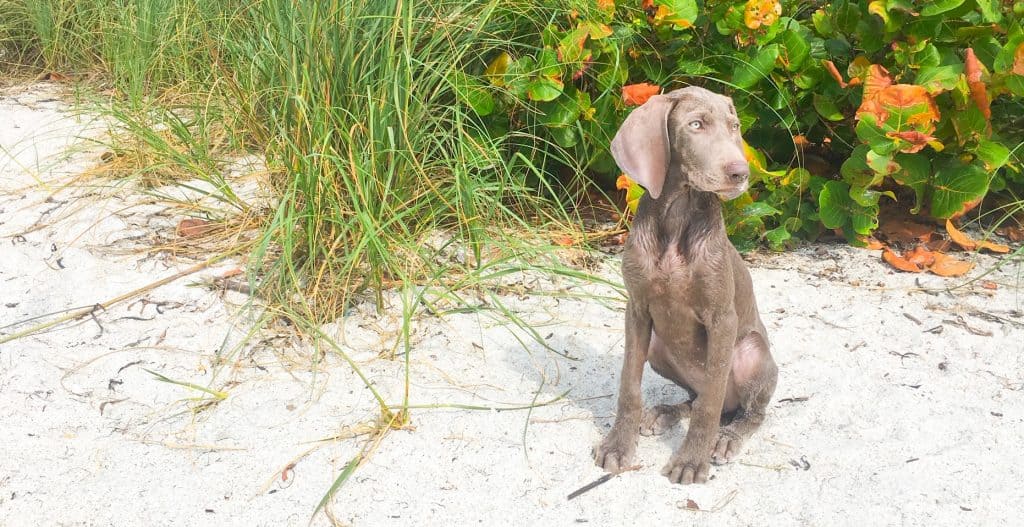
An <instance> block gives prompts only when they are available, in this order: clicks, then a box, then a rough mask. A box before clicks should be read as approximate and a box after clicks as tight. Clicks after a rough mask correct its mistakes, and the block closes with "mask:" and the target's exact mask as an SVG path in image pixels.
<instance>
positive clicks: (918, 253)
mask: <svg viewBox="0 0 1024 527" xmlns="http://www.w3.org/2000/svg"><path fill="white" fill-rule="evenodd" d="M936 254H939V253H933V252H931V251H929V250H928V249H927V248H925V247H924V246H922V245H918V246H917V247H914V248H913V250H910V251H906V252H904V253H903V257H904V258H906V260H907V261H908V262H910V263H912V264H914V265H919V266H921V267H928V266H930V265H932V264H933V263H935V255H936Z"/></svg>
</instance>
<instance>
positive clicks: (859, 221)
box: [818, 181, 878, 235]
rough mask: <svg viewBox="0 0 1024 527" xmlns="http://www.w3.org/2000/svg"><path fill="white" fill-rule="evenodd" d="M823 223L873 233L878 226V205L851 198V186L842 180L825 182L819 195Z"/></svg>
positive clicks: (832, 226) (833, 227) (835, 227)
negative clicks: (863, 204)
mask: <svg viewBox="0 0 1024 527" xmlns="http://www.w3.org/2000/svg"><path fill="white" fill-rule="evenodd" d="M818 209H819V213H820V215H821V223H822V224H823V225H825V226H826V227H828V228H830V229H838V228H842V229H843V230H844V231H845V230H846V229H847V227H852V229H853V231H854V232H855V233H857V234H865V235H866V234H871V231H872V230H874V229H875V228H877V227H878V206H877V205H875V206H869V207H865V206H862V205H860V204H858V203H857V202H855V201H853V199H851V198H850V186H849V185H847V184H846V183H843V182H842V181H829V182H828V183H825V186H824V188H822V189H821V194H819V195H818Z"/></svg>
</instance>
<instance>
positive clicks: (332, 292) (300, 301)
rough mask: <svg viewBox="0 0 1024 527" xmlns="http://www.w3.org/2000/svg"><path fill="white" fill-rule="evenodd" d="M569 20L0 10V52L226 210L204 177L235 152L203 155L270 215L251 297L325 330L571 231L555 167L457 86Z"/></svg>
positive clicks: (73, 5) (6, 0) (301, 7)
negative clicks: (491, 125) (200, 184)
mask: <svg viewBox="0 0 1024 527" xmlns="http://www.w3.org/2000/svg"><path fill="white" fill-rule="evenodd" d="M569 3H570V2H566V3H565V4H566V5H561V3H560V2H549V3H548V4H549V7H539V6H538V5H537V4H536V3H534V2H526V1H523V0H517V1H509V0H485V1H469V2H460V1H451V0H441V1H433V2H426V1H410V0H404V1H402V0H375V1H354V0H257V1H241V0H219V1H202V0H113V1H110V0H0V12H4V13H5V14H7V13H9V15H6V16H5V17H4V20H2V21H0V46H2V47H3V48H4V49H6V50H8V51H7V55H9V56H17V57H19V58H20V60H22V61H35V63H36V64H37V65H39V66H41V67H44V68H47V69H51V70H56V71H59V72H65V73H68V72H71V73H83V72H99V73H101V74H102V75H103V77H102V78H103V79H104V80H105V82H108V83H109V84H110V85H111V86H112V87H113V88H115V90H116V95H115V97H114V99H113V100H111V101H109V104H108V106H107V108H108V111H109V113H110V114H111V115H112V116H113V117H114V118H115V119H116V120H118V121H120V122H121V123H123V124H124V125H125V126H124V127H123V130H127V132H128V133H129V134H130V135H131V136H133V137H134V139H135V140H137V141H138V144H139V145H140V148H146V149H148V150H149V151H150V152H149V154H150V155H148V156H140V158H145V159H150V160H156V161H154V163H159V164H160V165H161V167H164V166H165V165H166V166H170V167H176V168H177V170H178V171H179V172H180V173H181V174H182V175H183V176H193V177H200V178H202V179H207V180H209V181H210V182H211V183H212V186H213V187H214V188H223V189H224V190H225V195H224V196H221V198H222V201H223V202H225V203H228V204H230V205H233V206H235V207H236V208H244V204H239V203H238V200H237V197H235V196H233V195H230V193H229V190H228V189H227V187H226V186H225V185H224V182H223V180H222V178H221V175H220V174H218V173H217V170H216V168H215V167H217V166H220V165H221V164H222V162H223V161H224V158H225V157H226V156H228V155H229V153H230V152H229V150H225V149H218V148H215V147H214V146H212V145H211V143H212V139H211V136H212V134H214V133H215V132H221V131H223V132H224V134H225V135H226V137H227V138H228V139H227V140H228V142H229V143H230V144H229V145H227V146H228V147H229V148H233V149H234V151H235V152H236V153H238V152H239V151H241V150H244V149H249V150H252V149H256V150H259V151H261V152H264V153H265V156H266V160H267V163H268V165H269V167H270V168H271V170H272V172H273V174H274V178H273V185H274V189H275V191H276V193H277V195H278V196H279V197H280V200H279V202H278V206H277V208H276V210H274V211H273V212H272V213H271V214H270V215H269V217H268V218H267V219H266V224H265V228H264V231H263V235H262V236H261V237H260V239H259V243H258V245H257V250H256V251H255V253H254V255H253V256H254V259H255V260H254V263H255V265H254V267H253V268H254V269H258V270H260V274H259V276H254V279H255V280H257V281H258V282H259V283H260V284H261V285H262V289H263V292H264V293H265V294H269V295H271V296H272V297H273V298H276V299H277V300H278V301H280V303H281V305H287V306H289V309H293V310H297V313H296V314H297V315H301V316H302V317H304V318H309V319H311V320H323V319H325V318H330V317H333V316H336V315H337V314H338V313H339V310H340V309H342V308H343V306H344V305H345V301H346V299H347V298H348V297H349V295H350V294H351V293H353V292H355V291H359V290H362V289H365V288H373V289H379V288H381V287H385V286H388V285H394V284H396V283H410V282H416V283H428V282H430V281H431V280H434V281H435V282H436V281H437V280H438V279H442V278H448V277H450V276H451V275H452V273H457V272H471V271H472V268H473V266H479V265H481V264H482V263H483V262H484V261H485V260H488V255H490V256H492V258H490V259H492V260H494V259H497V260H501V259H502V258H507V257H509V256H510V254H509V253H510V250H511V249H513V248H514V247H519V249H521V250H524V251H529V250H531V249H530V248H529V247H526V246H525V245H524V244H523V243H521V240H520V238H519V237H516V236H515V234H516V233H517V232H522V231H530V230H536V229H537V228H544V226H545V225H557V226H561V227H565V226H566V225H570V224H572V223H573V218H572V216H571V214H570V213H569V212H568V211H567V210H566V209H565V208H564V207H563V206H562V205H561V204H560V203H571V202H572V201H573V196H569V195H568V194H567V192H568V191H567V190H566V188H565V187H562V186H559V183H558V182H557V181H555V180H552V179H551V178H550V176H549V174H548V170H547V166H546V163H547V162H548V161H549V160H550V159H551V157H550V156H551V155H552V153H554V155H556V156H557V155H558V151H557V149H553V148H550V147H549V146H550V145H543V144H540V143H539V142H538V141H537V140H536V138H534V137H530V136H528V135H526V134H519V133H516V132H515V131H512V132H507V131H502V132H500V133H492V131H489V130H486V129H485V128H484V127H483V126H482V125H481V124H480V122H479V121H478V119H477V117H476V116H475V114H473V113H472V110H471V109H470V108H469V107H467V106H464V105H461V104H459V102H458V101H457V99H456V95H455V89H454V86H453V83H454V81H455V80H456V79H457V77H456V74H457V73H461V72H463V71H473V70H477V71H479V70H482V68H483V67H484V65H485V64H486V63H487V60H489V59H490V58H492V57H493V56H494V55H495V54H496V53H498V52H500V51H505V50H514V48H515V46H517V45H518V44H517V42H518V41H519V40H520V37H521V36H523V35H536V34H537V33H538V32H539V31H540V28H541V27H543V25H544V24H546V23H547V21H548V20H551V19H552V18H553V17H555V16H557V15H558V13H563V12H565V11H567V9H568V4H569ZM524 13H529V16H525V17H524V16H523V15H524ZM523 40H527V39H523ZM531 40H532V39H531ZM524 118H526V119H529V118H530V116H524ZM154 130H160V133H155V132H154ZM560 161H563V162H566V163H563V164H567V165H570V166H571V162H567V161H569V160H567V159H561V160H560ZM139 171H140V172H144V171H146V167H139ZM149 172H153V171H152V170H150V171H149ZM574 188H575V189H576V191H578V190H579V189H580V186H578V185H577V186H576V187H574ZM552 198H556V199H552ZM567 198H568V199H567ZM439 232H444V233H450V234H454V235H455V236H454V239H456V240H458V241H459V242H460V243H463V244H465V247H467V248H468V252H469V255H468V256H467V257H465V258H463V259H461V264H460V266H461V267H462V269H455V268H454V267H459V266H453V260H452V259H451V258H447V259H444V258H441V257H440V255H439V251H438V250H437V246H438V243H433V244H426V243H425V240H426V239H427V238H428V237H430V238H436V237H437V235H438V233H439ZM510 235H511V236H510ZM451 241H452V240H442V241H441V244H442V245H444V244H446V243H450V242H451ZM434 242H437V240H436V239H435V240H434ZM494 242H497V243H494ZM488 246H489V247H491V248H495V250H492V251H485V247H488ZM495 251H497V252H495ZM512 252H514V251H512ZM499 253H500V254H499ZM513 256H514V255H513ZM442 260H444V261H443V262H442ZM439 264H441V265H440V267H439ZM296 292H299V293H301V296H300V297H299V296H296V295H295V293H296Z"/></svg>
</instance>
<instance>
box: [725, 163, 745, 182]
mask: <svg viewBox="0 0 1024 527" xmlns="http://www.w3.org/2000/svg"><path fill="white" fill-rule="evenodd" d="M725 173H726V175H727V176H729V181H731V182H733V183H736V184H739V183H743V182H744V181H746V180H747V178H749V177H750V165H748V164H747V162H746V161H731V162H729V163H727V164H726V165H725Z"/></svg>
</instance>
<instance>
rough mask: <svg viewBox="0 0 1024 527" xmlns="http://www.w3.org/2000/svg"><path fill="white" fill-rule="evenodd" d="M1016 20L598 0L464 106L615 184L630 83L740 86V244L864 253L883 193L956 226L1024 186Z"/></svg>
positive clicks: (499, 59)
mask: <svg viewBox="0 0 1024 527" xmlns="http://www.w3.org/2000/svg"><path fill="white" fill-rule="evenodd" d="M1020 12H1024V3H1021V2H1017V3H1016V4H1012V5H1011V2H1000V1H998V0H980V1H975V0H941V1H934V2H933V1H923V0H919V1H913V0H876V1H872V2H850V1H846V0H839V1H834V2H820V1H804V2H779V1H776V0H750V1H735V0H734V1H728V0H725V1H707V2H700V3H698V2H696V1H695V0H653V1H652V0H643V1H640V0H633V1H619V2H614V1H611V0H603V1H602V0H597V1H596V2H585V3H580V5H579V6H577V10H572V11H564V12H562V13H561V16H559V17H557V18H554V19H553V20H552V22H551V23H550V24H548V25H547V26H546V27H545V28H544V29H543V30H542V31H541V32H540V34H539V35H535V37H534V44H535V50H534V51H533V52H529V53H524V52H523V50H522V48H521V47H520V49H518V50H512V49H502V48H497V49H494V50H493V52H492V53H491V56H490V57H489V63H488V64H476V65H470V66H469V67H468V68H467V70H466V73H468V75H467V76H464V77H460V83H461V85H462V89H461V90H460V91H459V95H460V99H461V100H462V101H463V102H464V103H465V104H467V105H468V106H469V107H471V108H472V109H473V110H474V111H475V112H476V114H477V115H478V116H479V117H480V118H481V119H482V120H483V121H484V122H485V123H486V125H487V126H488V129H490V130H492V131H493V133H496V134H503V133H507V131H508V130H509V129H516V128H517V127H523V128H527V129H529V130H531V131H533V132H536V133H538V134H539V135H542V136H544V137H548V138H549V139H550V140H551V141H552V142H553V143H554V144H557V145H558V146H559V147H561V148H564V149H567V150H568V151H570V152H572V154H573V155H574V157H575V159H577V160H578V161H579V162H580V163H581V165H582V166H584V167H585V168H586V169H588V170H589V171H591V172H592V173H594V174H597V175H598V178H599V179H600V180H602V181H604V182H606V183H607V182H609V181H611V179H613V178H614V176H615V175H617V174H616V170H617V169H616V167H615V165H614V162H613V161H612V160H611V158H610V157H609V155H608V152H607V146H608V143H609V141H610V138H611V137H612V136H613V134H614V132H615V130H616V129H617V127H618V125H619V124H620V123H621V122H622V120H623V119H624V118H625V115H626V114H627V113H628V111H629V110H630V108H629V106H628V105H627V104H626V103H624V102H623V98H622V94H623V90H624V87H629V86H631V85H634V84H637V83H642V82H646V83H653V84H655V85H657V86H660V87H662V88H663V89H664V90H669V89H673V88H677V87H680V86H683V85H687V84H697V85H705V86H707V87H709V88H711V89H717V90H718V91H723V92H726V93H729V94H730V95H732V97H733V98H734V100H735V101H736V106H737V110H738V112H739V114H740V117H741V121H742V123H743V128H744V136H745V138H746V140H747V141H748V142H749V144H750V145H751V146H752V147H753V149H751V150H750V151H749V155H748V158H749V159H750V160H751V164H752V165H753V167H754V170H753V172H754V185H753V186H752V189H751V191H750V193H749V194H748V195H747V196H744V197H742V198H740V199H737V200H735V201H734V202H731V203H730V204H729V205H728V206H727V219H728V222H729V231H730V234H731V235H732V237H733V240H734V242H736V243H737V245H739V246H741V247H750V246H751V245H752V244H753V243H755V242H756V241H758V240H760V239H763V240H765V241H766V242H767V243H768V244H770V245H771V246H772V247H775V248H779V247H782V246H783V245H784V244H785V243H786V242H787V240H789V239H791V238H792V237H793V236H799V237H803V238H812V239H813V238H815V237H817V236H818V235H819V234H820V232H821V231H822V230H823V229H824V228H828V229H842V231H843V232H844V233H845V234H846V236H847V237H848V238H849V239H850V240H851V241H853V242H856V241H857V240H858V238H859V237H860V236H862V235H866V234H870V233H871V232H872V230H873V229H875V228H876V227H877V226H878V211H879V202H880V200H882V199H888V200H899V202H898V203H899V206H901V207H905V208H907V209H911V210H912V211H913V212H914V213H922V214H928V215H930V216H933V217H935V218H948V217H950V216H953V215H956V214H959V213H962V212H963V211H964V210H965V209H968V208H970V207H972V206H973V205H976V204H977V202H978V201H979V200H980V199H981V198H982V197H983V196H985V195H986V193H988V192H990V191H1001V190H1005V189H1007V188H1010V189H1015V190H1018V191H1019V190H1021V189H1022V188H1024V177H1022V176H1021V172H1020V170H1019V167H1018V166H1017V164H1016V163H1017V158H1016V157H1014V156H1013V155H1012V153H1013V152H1015V151H1016V149H1017V147H1018V146H1019V144H1020V143H1019V142H1018V141H1019V140H1018V138H1019V137H1020V134H1019V132H1020V131H1021V130H1022V126H1021V125H1022V123H1021V118H1020V116H1021V109H1022V97H1024V32H1022V29H1021V27H1022V26H1021V15H1019V14H1018V13H1020ZM524 116H527V117H526V118H524ZM805 157H806V163H805ZM805 164H806V167H807V168H809V169H812V170H810V171H809V170H807V169H805V168H801V167H802V166H804V165H805ZM792 167H796V168H792Z"/></svg>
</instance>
